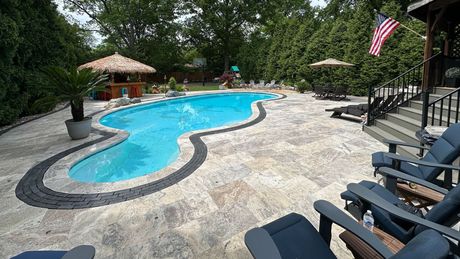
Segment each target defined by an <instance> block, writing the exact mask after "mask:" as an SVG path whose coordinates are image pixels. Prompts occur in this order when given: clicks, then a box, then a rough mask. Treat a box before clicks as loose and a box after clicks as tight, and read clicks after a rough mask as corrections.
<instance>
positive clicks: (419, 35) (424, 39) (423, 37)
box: [399, 23, 426, 40]
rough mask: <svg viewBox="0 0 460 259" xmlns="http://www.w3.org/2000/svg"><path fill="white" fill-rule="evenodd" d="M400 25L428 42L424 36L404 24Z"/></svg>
mask: <svg viewBox="0 0 460 259" xmlns="http://www.w3.org/2000/svg"><path fill="white" fill-rule="evenodd" d="M399 25H401V27H403V28H406V29H407V30H409V31H410V32H413V33H415V34H417V35H418V36H420V37H421V38H422V39H423V40H426V36H423V35H422V34H420V33H418V32H416V31H414V30H412V29H411V28H409V27H407V26H406V25H404V24H402V23H399Z"/></svg>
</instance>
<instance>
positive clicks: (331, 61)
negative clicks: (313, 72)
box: [309, 58, 354, 95]
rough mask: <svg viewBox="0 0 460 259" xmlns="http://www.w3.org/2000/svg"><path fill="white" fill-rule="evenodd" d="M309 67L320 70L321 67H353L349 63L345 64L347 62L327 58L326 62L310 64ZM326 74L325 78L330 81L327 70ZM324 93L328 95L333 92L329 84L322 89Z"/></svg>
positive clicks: (329, 73) (329, 72)
mask: <svg viewBox="0 0 460 259" xmlns="http://www.w3.org/2000/svg"><path fill="white" fill-rule="evenodd" d="M309 66H310V67H311V68H322V67H328V68H334V67H352V66H354V65H353V64H350V63H347V62H343V61H340V60H337V59H333V58H328V59H326V60H323V61H320V62H316V63H313V64H310V65H309ZM327 74H328V76H327V78H329V80H331V71H330V70H329V69H328V72H327ZM329 80H328V81H329ZM329 83H331V82H329ZM324 91H325V92H326V93H327V95H329V93H332V92H333V87H332V86H331V85H330V84H327V85H326V87H325V89H324Z"/></svg>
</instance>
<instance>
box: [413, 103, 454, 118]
mask: <svg viewBox="0 0 460 259" xmlns="http://www.w3.org/2000/svg"><path fill="white" fill-rule="evenodd" d="M410 107H411V108H415V109H417V110H422V108H423V102H422V101H410ZM450 107H451V111H450V116H451V118H455V116H456V109H457V103H454V102H452V103H451V106H450ZM448 108H449V106H448V102H446V103H444V105H443V109H442V113H443V114H444V115H446V117H447V113H448V112H449V110H448ZM429 112H430V114H431V112H432V108H430V109H429ZM440 112H441V108H440V104H437V105H436V110H435V113H436V114H439V113H440ZM458 113H459V114H460V111H459V112H458ZM446 119H447V118H446Z"/></svg>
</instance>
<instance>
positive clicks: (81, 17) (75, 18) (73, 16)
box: [53, 0, 326, 46]
mask: <svg viewBox="0 0 460 259" xmlns="http://www.w3.org/2000/svg"><path fill="white" fill-rule="evenodd" d="M53 1H54V2H55V3H56V4H57V6H58V11H59V12H60V13H62V14H64V16H65V17H66V18H67V20H69V21H70V22H76V23H78V24H80V25H84V24H85V23H86V22H88V21H89V20H91V19H90V18H89V17H88V15H86V14H79V13H75V12H70V11H68V10H64V0H53ZM311 3H312V5H314V6H325V5H326V2H325V0H311ZM93 37H94V42H93V45H94V46H97V45H99V44H100V43H101V42H102V36H101V35H100V34H98V33H97V32H93Z"/></svg>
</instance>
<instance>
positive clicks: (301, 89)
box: [297, 81, 311, 93]
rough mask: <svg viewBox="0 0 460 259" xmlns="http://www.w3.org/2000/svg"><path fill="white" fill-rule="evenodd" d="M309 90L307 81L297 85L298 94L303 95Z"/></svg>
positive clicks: (309, 86) (309, 85)
mask: <svg viewBox="0 0 460 259" xmlns="http://www.w3.org/2000/svg"><path fill="white" fill-rule="evenodd" d="M310 90H311V84H310V83H308V82H307V81H300V82H298V83H297V91H299V93H304V92H305V91H310Z"/></svg>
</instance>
